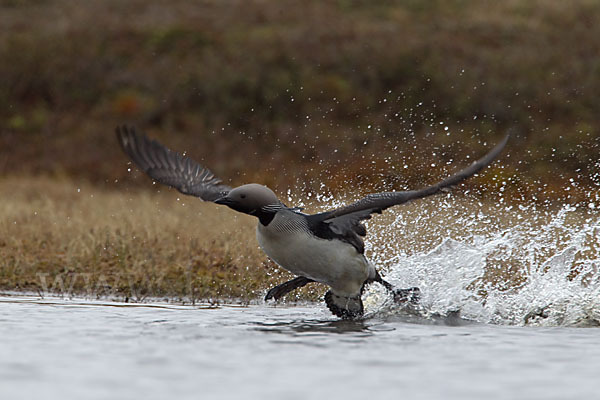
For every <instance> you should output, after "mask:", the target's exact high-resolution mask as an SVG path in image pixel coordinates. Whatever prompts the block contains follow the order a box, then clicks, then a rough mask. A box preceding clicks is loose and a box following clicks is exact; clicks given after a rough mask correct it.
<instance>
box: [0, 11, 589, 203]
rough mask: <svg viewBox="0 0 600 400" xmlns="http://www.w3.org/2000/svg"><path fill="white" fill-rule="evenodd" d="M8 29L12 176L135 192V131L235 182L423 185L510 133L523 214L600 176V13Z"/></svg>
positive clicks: (159, 17) (178, 15)
mask: <svg viewBox="0 0 600 400" xmlns="http://www.w3.org/2000/svg"><path fill="white" fill-rule="evenodd" d="M0 24H1V25H2V26H3V28H4V29H2V31H1V32H0V60H1V61H0V76H2V83H0V89H1V90H0V149H1V151H2V153H1V154H2V158H1V159H0V173H1V174H3V175H5V174H12V173H18V174H26V173H27V174H29V173H31V174H38V173H44V174H48V173H49V174H53V175H54V176H59V177H60V176H62V177H64V176H68V177H71V178H73V177H74V178H76V179H80V178H84V179H87V180H90V181H92V182H96V183H98V182H100V183H102V182H106V181H112V180H113V179H120V180H127V179H129V175H128V174H127V172H126V169H125V168H123V157H122V155H121V154H120V153H119V151H117V150H116V149H115V146H114V138H113V135H112V130H113V129H114V126H115V125H117V124H120V123H123V122H133V123H136V124H137V125H139V126H140V127H142V128H144V129H146V130H149V131H150V132H151V133H152V134H153V135H154V136H157V137H159V138H161V139H162V140H163V141H165V142H167V143H169V145H170V146H172V147H174V148H177V149H181V150H186V151H187V152H188V153H189V154H191V155H193V156H194V157H195V158H197V159H203V160H204V161H205V162H206V164H207V165H209V166H211V167H212V168H213V169H214V170H215V172H216V173H217V174H218V175H221V176H223V177H225V178H231V180H232V183H233V184H238V183H241V182H245V181H259V182H263V183H266V184H269V185H272V186H275V187H279V188H285V187H288V186H292V185H293V186H297V187H298V186H299V187H305V186H311V185H313V183H311V182H319V183H321V182H323V183H324V184H325V185H326V186H327V187H328V188H330V189H331V190H334V191H335V190H339V188H340V187H343V185H344V184H345V182H346V181H348V180H349V179H354V178H356V177H357V176H360V179H361V183H362V184H363V185H370V186H372V187H377V186H378V185H382V183H381V182H385V183H384V185H387V187H388V188H399V187H401V186H404V185H408V186H417V185H419V184H421V183H423V182H422V176H424V175H425V174H427V175H429V174H430V173H429V169H430V167H429V165H430V164H431V163H432V160H434V161H436V162H437V163H438V164H442V163H445V162H448V161H450V160H464V157H465V156H466V155H471V156H475V155H476V154H479V152H481V151H483V148H484V147H485V145H486V144H489V143H490V142H494V141H497V140H499V138H500V137H502V135H503V134H504V132H505V131H506V130H507V129H513V130H514V131H515V134H516V136H515V139H514V140H513V143H512V146H511V148H510V152H511V157H510V158H508V159H505V168H506V169H505V173H506V175H508V176H518V179H517V180H516V182H515V184H514V185H512V186H511V188H516V189H515V190H518V193H517V196H518V197H522V198H524V199H536V198H537V199H542V200H543V199H546V198H551V199H559V200H560V201H568V202H577V201H581V200H582V199H584V198H585V191H586V190H589V188H591V187H594V186H593V183H594V182H593V178H592V177H593V176H594V175H595V174H598V169H599V166H598V163H597V162H598V140H599V139H598V138H599V137H600V125H599V122H598V112H597V111H598V107H597V99H596V97H597V93H599V92H600V73H599V71H600V70H599V69H598V68H599V64H598V61H597V54H599V53H600V3H598V2H596V1H591V0H576V1H571V2H564V1H560V0H539V1H526V0H510V1H503V2H481V1H464V0H452V1H429V2H420V1H410V0H403V1H376V2H364V1H309V2H294V1H287V0H285V1H244V2H234V1H212V0H210V1H203V2H189V1H180V0H176V1H170V2H163V1H142V0H132V1H127V2H122V1H118V0H107V1H94V2H84V3H82V2H80V1H74V0H12V1H4V2H2V3H0ZM169 135H170V136H169ZM240 152H241V154H240ZM59 154H60V155H68V156H67V157H58V156H57V155H59ZM291 160H293V162H291ZM404 166H407V167H408V168H404ZM393 169H396V170H401V171H403V174H402V177H401V178H398V177H397V174H390V170H393ZM444 172H445V171H442V170H434V171H433V173H434V174H438V173H439V174H440V175H443V174H444ZM571 179H573V180H575V181H576V182H578V183H579V184H580V185H581V186H582V187H584V189H583V190H582V191H577V190H571V191H570V192H568V193H565V191H564V188H565V187H568V186H570V185H571V184H570V180H571ZM378 188H380V189H381V187H378Z"/></svg>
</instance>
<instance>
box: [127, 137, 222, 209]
mask: <svg viewBox="0 0 600 400" xmlns="http://www.w3.org/2000/svg"><path fill="white" fill-rule="evenodd" d="M116 132H117V139H118V140H119V143H120V144H121V148H122V149H123V151H124V152H125V154H127V155H128V156H129V158H131V160H132V161H133V162H134V163H135V164H136V165H137V166H138V167H139V168H140V169H141V170H142V171H144V172H145V173H146V174H147V175H148V176H149V177H150V178H152V179H154V180H155V181H157V182H160V183H162V184H165V185H167V186H171V187H173V188H175V189H177V190H179V191H180V192H181V193H183V194H188V195H192V196H196V197H199V198H201V199H202V200H205V201H215V200H216V199H218V198H220V197H222V196H224V195H225V194H227V193H228V192H229V191H230V190H231V187H230V186H227V185H224V184H222V183H221V180H220V179H218V178H216V177H215V176H214V175H213V173H212V172H211V171H210V170H209V169H208V168H204V167H203V166H201V165H200V164H198V163H197V162H196V161H194V160H192V159H191V158H189V157H185V156H183V155H181V154H179V153H177V152H174V151H172V150H170V149H168V148H166V147H165V146H163V145H162V144H160V143H159V142H157V141H156V140H150V139H148V138H147V137H146V135H144V134H139V133H138V132H137V131H136V129H135V128H134V127H130V126H119V127H117V129H116Z"/></svg>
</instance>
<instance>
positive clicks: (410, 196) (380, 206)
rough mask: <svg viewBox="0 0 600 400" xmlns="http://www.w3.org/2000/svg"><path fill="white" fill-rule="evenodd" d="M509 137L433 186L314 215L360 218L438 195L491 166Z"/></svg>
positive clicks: (375, 197) (372, 196)
mask: <svg viewBox="0 0 600 400" xmlns="http://www.w3.org/2000/svg"><path fill="white" fill-rule="evenodd" d="M509 137H510V135H506V136H505V137H504V139H502V141H501V142H500V143H498V144H497V145H496V146H495V147H494V148H493V149H492V150H490V152H489V153H487V154H486V155H485V156H483V157H482V158H480V159H479V160H477V161H475V162H473V163H472V164H471V165H470V166H468V167H467V168H465V169H463V170H461V171H459V172H458V173H456V174H454V175H452V176H450V177H448V178H446V179H444V180H443V181H441V182H438V183H436V184H435V185H431V186H428V187H426V188H423V189H420V190H409V191H403V192H381V193H373V194H369V195H367V196H365V197H364V198H362V199H361V200H359V201H357V202H355V203H352V204H349V205H347V206H343V207H340V208H337V209H335V210H332V211H326V212H324V213H320V214H316V215H318V216H320V219H321V220H322V221H328V220H331V219H333V218H336V217H341V216H344V215H347V214H353V213H358V214H356V215H357V216H358V215H360V216H361V217H362V216H364V215H368V214H371V213H374V212H378V213H380V212H381V211H383V210H385V209H386V208H389V207H392V206H395V205H399V204H403V203H406V202H408V201H411V200H415V199H420V198H423V197H427V196H431V195H434V194H436V193H439V192H441V191H442V190H443V189H445V188H448V187H451V186H454V185H456V184H458V183H460V182H462V181H464V180H465V179H467V178H469V177H471V176H473V175H475V174H476V173H478V172H479V171H481V170H482V169H483V168H485V167H487V166H488V165H489V164H491V163H492V161H494V159H496V157H498V155H499V154H500V152H501V151H502V149H504V146H505V145H506V142H507V141H508V139H509ZM364 211H368V213H366V214H365V213H364ZM363 219H364V218H363Z"/></svg>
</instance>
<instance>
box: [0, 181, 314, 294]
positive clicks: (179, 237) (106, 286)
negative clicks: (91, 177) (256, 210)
mask: <svg viewBox="0 0 600 400" xmlns="http://www.w3.org/2000/svg"><path fill="white" fill-rule="evenodd" d="M0 198H2V199H3V201H2V204H1V206H0V230H1V231H2V232H3V234H2V237H1V238H0V288H1V289H4V290H15V289H16V290H27V291H39V292H46V291H51V292H62V293H63V294H67V295H68V294H79V295H89V296H96V295H103V296H109V297H116V298H131V299H134V300H140V299H142V298H144V297H146V296H153V297H160V296H167V297H172V298H180V299H182V300H184V301H190V300H195V299H211V298H212V299H222V298H237V299H242V300H244V299H246V300H248V299H254V298H257V297H260V296H261V294H262V293H263V291H265V290H266V289H268V288H269V287H270V286H272V285H274V284H275V283H277V282H282V281H283V280H284V279H286V278H288V277H289V274H287V273H285V272H282V271H280V270H279V269H278V268H277V267H276V266H274V265H273V264H272V263H270V262H268V261H267V259H266V257H265V256H264V255H263V254H262V253H261V251H260V250H259V249H258V247H257V243H256V240H255V238H254V229H255V221H254V220H253V218H251V217H246V216H243V215H236V214H235V213H232V212H228V210H227V209H223V208H222V207H218V206H215V205H214V204H207V203H203V202H201V201H198V200H197V199H194V198H180V200H177V199H178V198H179V196H178V195H177V194H176V193H173V192H170V191H169V192H163V193H149V192H148V191H137V190H133V191H126V192H123V193H122V192H107V191H102V190H98V189H97V188H94V187H93V186H90V185H85V184H84V185H79V184H74V183H72V182H68V181H47V180H44V179H34V180H32V179H27V178H11V179H4V180H2V181H1V182H0ZM304 295H305V296H306V293H305V294H304Z"/></svg>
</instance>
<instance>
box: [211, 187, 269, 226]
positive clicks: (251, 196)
mask: <svg viewBox="0 0 600 400" xmlns="http://www.w3.org/2000/svg"><path fill="white" fill-rule="evenodd" d="M215 203H217V204H224V205H226V206H227V207H229V208H231V209H234V210H235V211H239V212H243V213H246V214H250V215H254V216H256V217H259V218H260V214H261V213H263V212H265V210H268V209H269V206H271V208H272V209H273V208H277V207H278V206H279V205H281V202H280V201H279V199H278V198H277V196H276V195H275V193H273V191H272V190H271V189H269V188H268V187H266V186H263V185H259V184H257V183H249V184H247V185H242V186H239V187H236V188H235V189H232V190H231V191H230V192H229V193H227V194H226V195H225V196H223V197H221V198H219V199H217V200H215Z"/></svg>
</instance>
